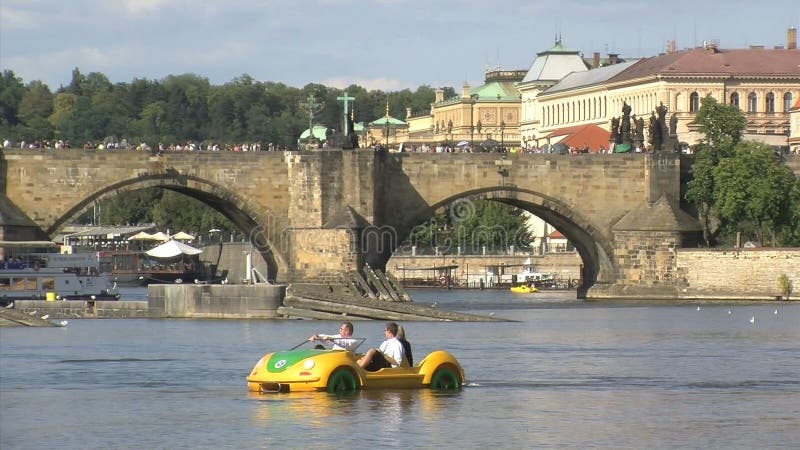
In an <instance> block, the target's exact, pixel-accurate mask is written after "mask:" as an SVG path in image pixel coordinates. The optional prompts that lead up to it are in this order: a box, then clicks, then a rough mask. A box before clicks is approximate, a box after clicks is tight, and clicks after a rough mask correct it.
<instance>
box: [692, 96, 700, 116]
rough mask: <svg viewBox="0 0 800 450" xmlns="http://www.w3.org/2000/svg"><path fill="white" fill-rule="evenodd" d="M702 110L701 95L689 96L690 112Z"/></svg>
mask: <svg viewBox="0 0 800 450" xmlns="http://www.w3.org/2000/svg"><path fill="white" fill-rule="evenodd" d="M699 109H700V95H698V94H697V92H692V95H690V96H689V112H697V111H698V110H699Z"/></svg>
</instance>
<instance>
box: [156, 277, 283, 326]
mask: <svg viewBox="0 0 800 450" xmlns="http://www.w3.org/2000/svg"><path fill="white" fill-rule="evenodd" d="M285 294H286V286H282V285H274V284H252V285H210V284H206V285H196V284H152V285H150V286H148V288H147V297H148V308H149V317H150V318H156V319H163V318H173V317H174V318H193V319H200V318H206V319H271V318H275V317H277V313H276V311H277V309H278V307H279V306H281V305H282V304H283V298H284V296H285Z"/></svg>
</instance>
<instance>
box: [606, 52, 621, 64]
mask: <svg viewBox="0 0 800 450" xmlns="http://www.w3.org/2000/svg"><path fill="white" fill-rule="evenodd" d="M618 57H619V54H617V53H609V54H608V63H609V64H611V65H614V64H616V63H617V58H618Z"/></svg>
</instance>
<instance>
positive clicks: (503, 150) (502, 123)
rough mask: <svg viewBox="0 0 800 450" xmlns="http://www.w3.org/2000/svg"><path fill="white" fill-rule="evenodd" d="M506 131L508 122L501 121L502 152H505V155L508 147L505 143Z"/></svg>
mask: <svg viewBox="0 0 800 450" xmlns="http://www.w3.org/2000/svg"><path fill="white" fill-rule="evenodd" d="M505 130H506V121H505V120H501V121H500V151H501V152H503V153H505V152H506V147H505V145H504V143H505V135H504V133H505Z"/></svg>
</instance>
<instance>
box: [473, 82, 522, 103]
mask: <svg viewBox="0 0 800 450" xmlns="http://www.w3.org/2000/svg"><path fill="white" fill-rule="evenodd" d="M472 93H473V94H478V100H479V101H480V100H489V101H491V100H494V101H497V100H512V101H519V91H517V89H516V88H515V87H514V83H512V82H498V81H492V82H490V83H486V84H484V85H483V86H478V87H476V88H475V89H473V90H472Z"/></svg>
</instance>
